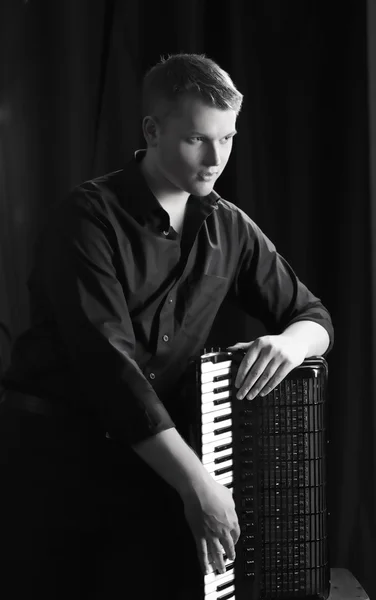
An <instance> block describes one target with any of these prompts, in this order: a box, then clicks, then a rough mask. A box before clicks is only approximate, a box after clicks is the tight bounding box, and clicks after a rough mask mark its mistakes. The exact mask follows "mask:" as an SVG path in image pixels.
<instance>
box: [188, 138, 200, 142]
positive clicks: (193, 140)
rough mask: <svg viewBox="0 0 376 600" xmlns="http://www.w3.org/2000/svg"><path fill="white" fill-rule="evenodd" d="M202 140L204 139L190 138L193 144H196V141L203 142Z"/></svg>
mask: <svg viewBox="0 0 376 600" xmlns="http://www.w3.org/2000/svg"><path fill="white" fill-rule="evenodd" d="M202 139H203V138H202V137H191V138H189V140H190V141H191V142H196V141H199V142H202Z"/></svg>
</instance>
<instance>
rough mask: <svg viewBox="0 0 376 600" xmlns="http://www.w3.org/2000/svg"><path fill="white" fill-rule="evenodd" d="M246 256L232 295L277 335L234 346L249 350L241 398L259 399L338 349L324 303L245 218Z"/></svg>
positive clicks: (239, 381) (239, 384)
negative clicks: (298, 369) (302, 367)
mask: <svg viewBox="0 0 376 600" xmlns="http://www.w3.org/2000/svg"><path fill="white" fill-rule="evenodd" d="M239 214H240V216H241V217H242V221H241V222H242V229H241V231H242V232H243V235H242V247H243V250H242V254H241V257H242V258H241V261H240V264H239V268H238V273H237V277H236V278H235V280H234V284H233V289H232V294H233V296H235V299H236V300H237V301H238V302H239V303H240V305H241V306H242V308H244V309H245V311H246V312H248V313H249V314H250V315H251V316H253V317H256V318H258V319H259V320H261V321H262V322H263V323H264V325H265V326H266V328H267V330H269V331H270V332H271V333H272V335H265V336H261V337H259V338H257V339H256V340H254V341H252V342H248V343H238V344H235V345H234V346H229V350H233V351H236V350H243V351H244V350H246V354H245V356H244V358H243V360H242V362H241V364H240V366H239V369H238V373H237V377H236V381H235V385H236V387H238V388H239V391H238V393H237V397H238V398H239V399H243V398H245V397H247V399H249V400H253V398H255V397H256V396H257V395H259V394H260V395H261V396H264V395H265V394H268V393H269V392H270V391H271V390H272V389H273V388H275V387H276V386H277V385H278V384H279V383H280V382H281V381H282V380H283V379H284V378H285V377H286V375H288V373H289V372H290V371H292V369H294V368H295V367H297V366H299V365H300V364H301V363H302V362H303V361H304V360H305V359H306V358H308V357H310V356H314V355H322V354H324V353H326V352H328V351H329V350H330V349H331V346H332V344H333V337H334V336H333V325H332V321H331V318H330V315H329V312H328V311H327V309H326V308H325V306H324V305H323V304H322V302H321V300H320V299H319V298H317V297H316V296H314V294H312V292H311V291H310V290H309V289H308V288H307V287H306V286H305V285H304V284H303V283H302V282H301V281H300V280H299V279H298V277H297V275H296V274H295V272H294V271H293V269H292V268H291V266H290V265H289V264H288V262H287V261H286V260H285V259H284V258H283V257H282V256H281V255H280V254H279V253H278V252H277V250H276V248H275V246H274V244H273V243H272V242H271V241H270V240H269V239H268V238H267V236H265V234H264V233H263V232H262V231H261V230H260V228H259V227H258V226H257V225H256V224H255V223H253V221H251V219H249V217H248V216H247V215H245V214H244V213H241V212H240V213H239Z"/></svg>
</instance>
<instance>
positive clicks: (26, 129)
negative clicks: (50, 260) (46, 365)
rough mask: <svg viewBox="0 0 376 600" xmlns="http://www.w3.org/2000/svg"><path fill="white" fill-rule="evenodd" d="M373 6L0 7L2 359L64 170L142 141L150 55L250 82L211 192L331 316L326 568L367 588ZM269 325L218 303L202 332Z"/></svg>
mask: <svg viewBox="0 0 376 600" xmlns="http://www.w3.org/2000/svg"><path fill="white" fill-rule="evenodd" d="M370 4H372V3H370ZM374 12H375V10H374V9H373V12H372V11H369V12H368V13H367V5H366V2H365V0H353V1H351V2H349V3H347V5H345V4H341V3H331V2H326V3H319V2H315V1H311V0H306V1H305V2H302V1H301V0H289V1H288V2H282V1H279V2H278V1H274V0H264V1H262V0H261V1H258V0H232V2H226V3H225V2H223V3H221V2H216V3H213V2H209V1H204V0H191V1H189V0H181V1H179V0H166V1H165V2H164V3H163V4H162V3H158V2H147V1H146V0H128V1H123V0H107V1H105V0H96V1H95V2H92V1H90V0H79V1H77V0H65V1H64V2H57V1H56V0H52V1H51V0H24V1H21V0H3V2H2V3H1V7H0V57H1V59H0V61H1V70H0V361H1V363H0V364H1V365H2V368H4V367H5V366H6V365H7V364H8V361H9V352H10V347H11V343H12V340H13V339H14V338H15V337H16V336H17V335H18V334H19V333H20V332H21V331H23V329H24V328H25V327H27V324H28V318H29V316H28V305H27V302H28V298H27V287H26V281H27V276H28V273H29V269H30V264H31V262H30V261H31V258H30V257H31V251H32V246H33V243H34V240H35V236H36V234H37V232H38V230H39V228H40V226H41V224H42V222H43V218H44V215H45V213H46V210H47V209H48V208H49V206H51V205H52V203H54V202H55V201H57V200H59V199H60V198H61V197H63V196H64V195H65V194H66V193H67V192H68V190H69V189H70V188H71V187H72V186H73V185H75V184H77V183H79V182H80V181H82V180H84V179H86V178H89V177H92V176H95V175H99V174H102V173H104V172H106V171H111V170H116V169H118V168H121V167H122V165H123V163H124V161H126V160H128V159H129V158H131V156H132V152H133V151H134V150H135V149H136V148H139V147H143V146H144V143H143V139H142V135H141V128H140V124H141V119H140V117H141V115H140V113H139V106H140V87H141V81H142V75H143V73H144V71H145V70H146V69H147V68H148V67H149V66H152V65H153V64H154V63H155V62H156V61H158V59H159V57H160V55H167V54H168V53H174V52H179V51H183V52H200V53H201V52H204V53H206V54H207V55H208V56H210V57H212V58H213V59H214V60H216V61H217V62H219V64H220V65H221V66H222V67H223V68H225V69H226V70H227V71H229V73H230V74H231V76H232V77H233V79H234V81H235V83H236V84H237V86H238V87H239V89H240V90H241V91H242V92H243V93H244V95H245V100H244V107H243V110H242V113H241V115H240V117H239V120H238V130H239V135H238V136H237V139H236V142H235V145H234V150H233V154H232V157H231V159H230V162H229V164H228V166H227V169H226V171H225V173H224V174H223V176H222V177H221V179H220V180H219V182H218V184H217V190H218V192H219V193H220V194H221V195H222V196H224V197H225V198H227V199H228V200H230V201H232V202H234V203H235V204H237V205H238V206H240V207H241V208H242V209H244V210H245V211H246V212H247V213H248V214H249V215H250V216H251V217H252V218H254V219H255V221H256V222H257V223H258V224H259V225H260V226H261V227H262V228H263V229H264V231H265V232H266V233H267V235H269V237H271V238H272V240H273V241H274V242H275V244H276V245H277V247H278V249H279V251H280V252H281V253H282V254H283V255H284V256H285V257H286V258H287V259H288V260H289V261H290V262H291V264H292V265H293V267H294V269H295V270H296V272H297V273H298V274H299V276H300V278H301V279H302V280H303V281H304V282H305V283H306V284H307V285H308V287H310V288H311V289H312V291H313V292H314V293H316V295H318V296H319V297H320V298H321V299H322V300H323V302H324V304H325V305H326V306H327V307H328V308H329V310H330V312H331V314H332V317H333V321H334V325H335V331H336V344H335V348H334V350H333V351H332V353H331V354H330V356H329V358H328V360H329V369H330V384H329V431H330V444H329V478H328V480H329V503H330V513H331V514H330V551H331V565H332V566H342V567H346V568H349V569H350V570H351V571H352V572H353V573H354V574H355V575H356V576H357V577H358V579H359V580H360V581H361V583H362V585H363V586H364V587H365V588H366V590H367V592H368V594H369V595H370V596H371V597H372V595H373V596H375V595H376V586H375V581H374V580H372V575H373V573H372V569H373V568H374V564H375V557H376V518H375V514H376V508H375V499H376V471H375V462H376V460H375V459H376V450H375V425H376V417H375V413H376V410H375V405H376V398H375V389H374V388H375V386H374V378H373V365H374V360H375V341H376V340H375V330H376V326H375V325H374V323H375V321H376V319H375V317H376V309H375V300H376V298H375V290H376V274H375V270H374V268H373V266H374V262H375V261H374V260H373V259H372V257H373V256H374V254H373V248H374V246H373V245H372V244H373V236H375V234H376V226H375V225H374V226H372V224H373V223H374V220H375V218H374V209H373V205H372V193H371V187H370V180H371V175H370V167H369V165H370V160H369V159H370V148H371V142H370V140H371V135H370V132H371V122H372V111H374V106H373V103H372V98H373V100H374V101H376V94H375V92H373V95H372V94H371V93H370V90H371V91H372V89H373V90H375V82H374V80H373V88H372V86H371V83H372V76H371V75H372V69H371V64H373V66H374V67H375V60H374V57H373V55H372V52H371V50H372V48H373V49H375V46H376V42H375V38H374V36H376V27H375V22H376V21H375V16H374ZM372 19H373V24H372V22H371V21H372ZM372 61H373V63H372ZM373 78H374V76H373ZM370 98H371V102H369V99H370ZM373 118H375V115H373ZM373 142H375V136H374V138H373ZM374 179H375V178H374ZM263 332H264V329H263V327H262V325H261V324H260V323H257V322H256V321H252V320H251V319H248V318H246V317H245V316H244V315H243V314H241V313H237V312H234V310H233V309H232V308H231V307H230V306H228V305H224V307H223V309H222V310H221V311H220V314H219V315H218V318H217V320H216V323H215V326H214V328H213V331H212V333H211V335H210V339H209V341H208V343H210V344H221V345H224V344H227V343H231V342H232V343H235V342H236V341H245V340H250V339H252V338H253V337H255V336H256V335H259V334H260V333H263Z"/></svg>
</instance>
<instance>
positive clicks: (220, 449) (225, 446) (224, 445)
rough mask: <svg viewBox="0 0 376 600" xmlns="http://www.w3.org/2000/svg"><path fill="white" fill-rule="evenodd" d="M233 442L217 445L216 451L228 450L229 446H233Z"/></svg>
mask: <svg viewBox="0 0 376 600" xmlns="http://www.w3.org/2000/svg"><path fill="white" fill-rule="evenodd" d="M232 446H233V445H232V444H222V445H220V446H216V447H215V448H214V452H221V451H222V450H227V449H228V448H232Z"/></svg>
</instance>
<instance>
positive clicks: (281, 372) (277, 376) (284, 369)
mask: <svg viewBox="0 0 376 600" xmlns="http://www.w3.org/2000/svg"><path fill="white" fill-rule="evenodd" d="M293 368H294V367H289V366H288V365H281V366H280V367H279V368H278V369H277V370H276V371H275V373H274V375H273V377H271V379H269V381H268V382H267V383H266V384H265V385H264V386H263V387H262V388H260V390H259V391H257V392H256V393H257V394H260V396H266V395H267V394H269V393H270V392H271V391H272V390H274V388H275V387H277V385H279V384H280V383H281V381H283V380H284V378H285V377H286V376H287V375H288V374H289V373H290V371H292V369H293Z"/></svg>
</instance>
